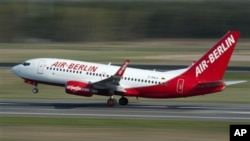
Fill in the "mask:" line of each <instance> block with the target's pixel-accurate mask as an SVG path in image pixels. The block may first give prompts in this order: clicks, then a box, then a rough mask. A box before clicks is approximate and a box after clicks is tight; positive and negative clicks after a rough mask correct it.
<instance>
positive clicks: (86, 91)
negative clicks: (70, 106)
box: [65, 81, 93, 97]
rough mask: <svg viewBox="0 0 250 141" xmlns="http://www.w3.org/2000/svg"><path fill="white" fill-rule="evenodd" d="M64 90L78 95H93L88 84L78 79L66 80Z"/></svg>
mask: <svg viewBox="0 0 250 141" xmlns="http://www.w3.org/2000/svg"><path fill="white" fill-rule="evenodd" d="M65 91H66V93H69V94H74V95H79V96H87V97H91V96H92V95H93V94H92V93H91V87H90V85H89V84H87V83H83V82H79V81H68V82H67V83H66V85H65Z"/></svg>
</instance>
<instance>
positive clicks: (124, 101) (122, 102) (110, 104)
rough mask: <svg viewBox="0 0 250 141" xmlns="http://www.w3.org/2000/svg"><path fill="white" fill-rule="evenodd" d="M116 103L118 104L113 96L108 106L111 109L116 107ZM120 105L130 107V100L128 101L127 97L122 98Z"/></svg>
mask: <svg viewBox="0 0 250 141" xmlns="http://www.w3.org/2000/svg"><path fill="white" fill-rule="evenodd" d="M116 103H117V101H116V99H115V98H114V97H113V96H111V97H110V98H109V99H108V101H107V105H108V106H110V107H113V106H115V105H116ZM119 104H120V105H128V99H127V98H126V97H121V98H120V99H119Z"/></svg>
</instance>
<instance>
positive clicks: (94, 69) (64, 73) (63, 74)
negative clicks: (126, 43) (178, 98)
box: [12, 58, 187, 88]
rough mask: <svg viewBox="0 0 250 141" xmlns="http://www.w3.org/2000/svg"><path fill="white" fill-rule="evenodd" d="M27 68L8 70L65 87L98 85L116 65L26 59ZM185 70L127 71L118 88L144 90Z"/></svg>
mask: <svg viewBox="0 0 250 141" xmlns="http://www.w3.org/2000/svg"><path fill="white" fill-rule="evenodd" d="M26 62H27V63H29V65H26V66H25V65H23V64H20V65H17V66H16V67H13V68H12V70H13V71H15V72H18V73H16V74H17V75H18V76H19V77H22V78H24V79H31V80H36V81H39V82H45V83H51V84H55V85H65V84H66V82H67V81H70V80H75V81H81V82H86V83H94V82H98V81H100V80H102V79H105V78H108V77H110V76H111V75H113V74H114V73H115V72H116V71H117V70H118V69H119V66H113V65H105V64H98V63H90V62H84V61H75V60H67V59H56V58H37V59H31V60H27V61H26ZM186 70H187V69H180V70H174V71H167V72H158V71H154V70H143V69H135V68H127V69H126V71H125V73H124V75H123V77H122V79H121V81H120V86H122V87H124V88H135V87H147V86H152V85H158V84H161V83H165V82H167V81H168V80H170V79H172V78H174V77H176V76H179V75H180V74H182V73H183V72H185V71H186Z"/></svg>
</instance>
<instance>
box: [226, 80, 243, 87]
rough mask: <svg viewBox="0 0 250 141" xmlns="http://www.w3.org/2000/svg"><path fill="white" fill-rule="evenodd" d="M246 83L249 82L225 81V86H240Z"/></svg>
mask: <svg viewBox="0 0 250 141" xmlns="http://www.w3.org/2000/svg"><path fill="white" fill-rule="evenodd" d="M245 82H247V81H246V80H238V81H225V84H226V85H227V86H229V85H234V84H239V83H245Z"/></svg>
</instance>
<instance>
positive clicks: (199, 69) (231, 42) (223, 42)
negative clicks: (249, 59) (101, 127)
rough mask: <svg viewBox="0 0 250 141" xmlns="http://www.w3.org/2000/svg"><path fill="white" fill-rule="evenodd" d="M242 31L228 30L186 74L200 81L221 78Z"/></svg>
mask: <svg viewBox="0 0 250 141" xmlns="http://www.w3.org/2000/svg"><path fill="white" fill-rule="evenodd" d="M239 36H240V33H239V32H238V31H229V32H227V33H226V34H225V35H224V36H223V37H222V38H221V39H220V40H219V41H218V42H217V43H216V44H215V45H214V46H213V47H212V48H211V49H210V50H209V51H208V52H207V53H205V54H204V55H203V56H202V57H201V58H200V59H199V60H198V61H197V62H195V63H194V64H193V65H192V66H191V67H190V68H189V69H188V70H187V71H186V72H185V74H184V75H186V76H189V77H191V78H194V77H195V78H196V80H198V81H217V80H221V79H222V78H223V76H224V73H225V71H226V69H227V66H228V63H229V61H230V58H231V56H232V53H233V50H234V48H235V45H236V43H237V41H238V38H239Z"/></svg>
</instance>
